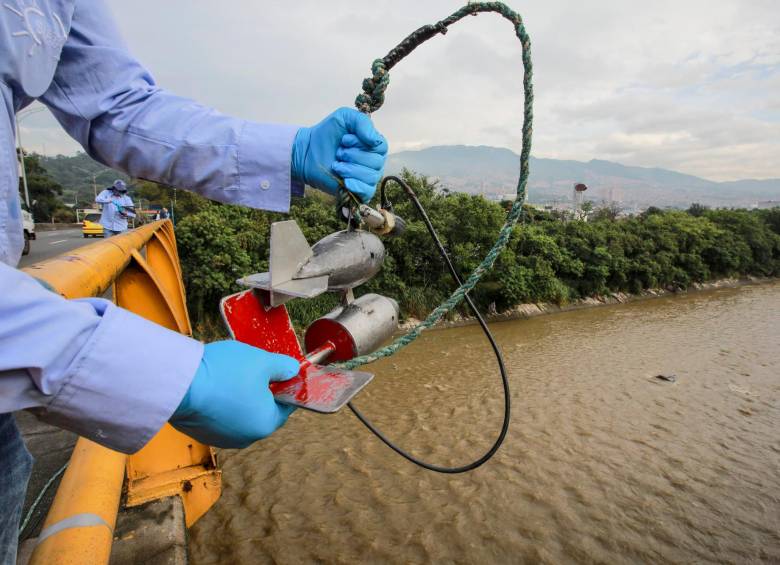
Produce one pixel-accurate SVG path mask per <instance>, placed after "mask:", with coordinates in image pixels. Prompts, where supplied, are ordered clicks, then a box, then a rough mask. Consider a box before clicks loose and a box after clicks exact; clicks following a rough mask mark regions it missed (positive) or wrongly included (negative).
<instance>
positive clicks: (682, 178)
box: [40, 145, 780, 208]
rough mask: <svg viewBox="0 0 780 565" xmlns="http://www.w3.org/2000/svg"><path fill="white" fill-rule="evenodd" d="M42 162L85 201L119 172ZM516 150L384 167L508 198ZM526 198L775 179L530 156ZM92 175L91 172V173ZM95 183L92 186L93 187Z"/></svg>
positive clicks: (725, 203) (757, 198) (455, 152)
mask: <svg viewBox="0 0 780 565" xmlns="http://www.w3.org/2000/svg"><path fill="white" fill-rule="evenodd" d="M40 159H41V164H42V165H43V166H44V167H45V168H46V169H47V170H48V171H49V174H51V176H52V177H54V179H55V180H56V181H57V182H59V183H60V184H61V185H62V186H63V187H64V191H63V200H64V201H66V202H73V201H74V200H76V199H80V200H89V199H90V197H91V196H92V195H93V194H94V191H95V190H97V191H99V190H100V189H101V188H103V187H105V186H108V185H109V184H111V182H113V180H114V179H115V178H122V179H124V180H126V181H129V180H130V179H128V178H127V177H126V176H124V175H122V174H120V173H117V172H116V171H113V170H111V169H109V168H107V167H105V166H103V165H101V164H100V163H97V162H95V161H93V160H92V159H90V158H89V157H88V156H87V155H86V154H84V153H79V154H77V155H74V156H64V155H58V156H56V157H44V156H41V157H40ZM519 164H520V156H519V155H518V154H517V153H515V152H513V151H511V150H509V149H506V148H501V147H489V146H485V145H480V146H469V145H440V146H434V147H428V148H427V149H420V150H418V151H401V152H399V153H393V154H391V155H390V156H389V157H388V161H387V165H386V167H385V172H386V173H388V174H397V173H399V172H401V170H402V169H403V168H407V169H409V170H412V171H414V172H416V173H419V174H423V175H426V176H429V177H434V178H437V179H439V180H440V181H441V183H442V184H443V185H444V186H445V187H447V188H449V189H451V190H456V191H462V192H469V193H472V194H483V195H485V197H487V198H492V199H495V200H500V199H502V198H512V197H513V195H514V192H515V189H516V185H517V176H518V172H519V168H520V167H519ZM530 165H531V178H530V179H529V183H528V199H529V201H530V202H532V203H545V204H554V203H556V202H558V203H561V204H564V205H565V204H566V203H567V202H570V201H571V197H572V187H573V185H574V184H575V183H584V184H585V185H587V186H588V190H587V191H586V193H585V197H586V199H589V200H592V201H594V202H595V203H597V204H598V203H600V202H602V201H606V202H611V201H614V202H618V203H620V204H621V205H622V206H624V207H626V208H644V207H647V206H651V205H652V206H676V207H688V206H689V205H690V204H691V203H692V202H699V203H701V204H705V205H708V206H722V207H751V206H755V205H756V204H759V203H764V205H766V203H767V202H772V201H773V202H774V203H775V204H774V205H778V204H780V179H767V180H751V179H747V180H738V181H729V182H714V181H710V180H707V179H703V178H700V177H696V176H693V175H686V174H683V173H678V172H676V171H670V170H667V169H660V168H646V167H632V166H626V165H621V164H619V163H613V162H611V161H603V160H599V159H593V160H591V161H587V162H584V161H569V160H560V159H537V158H535V157H531V163H530ZM93 177H94V178H93ZM93 183H94V186H93Z"/></svg>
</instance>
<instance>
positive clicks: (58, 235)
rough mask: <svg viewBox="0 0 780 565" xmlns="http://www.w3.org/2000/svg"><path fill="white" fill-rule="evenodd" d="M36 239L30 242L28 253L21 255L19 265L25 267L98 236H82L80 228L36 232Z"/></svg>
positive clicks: (91, 240)
mask: <svg viewBox="0 0 780 565" xmlns="http://www.w3.org/2000/svg"><path fill="white" fill-rule="evenodd" d="M37 234H38V239H34V240H33V241H31V242H30V254H29V255H24V256H22V260H21V261H20V262H19V267H27V266H29V265H32V264H33V263H38V262H39V261H43V260H44V259H50V258H51V257H54V256H55V255H59V254H60V253H65V252H66V251H70V250H71V249H76V248H77V247H81V246H82V245H86V244H88V243H92V242H94V241H97V240H99V239H100V238H97V239H94V238H86V239H85V238H84V237H83V236H82V235H81V229H79V228H76V229H68V230H55V231H41V232H37Z"/></svg>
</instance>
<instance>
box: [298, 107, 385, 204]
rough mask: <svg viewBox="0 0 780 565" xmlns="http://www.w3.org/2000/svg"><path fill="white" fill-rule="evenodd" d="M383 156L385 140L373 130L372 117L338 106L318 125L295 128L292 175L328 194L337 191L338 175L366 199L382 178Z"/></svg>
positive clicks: (372, 194) (349, 188) (353, 190)
mask: <svg viewBox="0 0 780 565" xmlns="http://www.w3.org/2000/svg"><path fill="white" fill-rule="evenodd" d="M386 155H387V140H385V138H384V137H383V136H382V134H380V133H379V132H378V131H376V129H374V124H372V123H371V118H369V117H368V116H367V115H365V114H363V113H361V112H358V111H357V110H352V109H350V108H339V109H338V110H336V111H335V112H333V113H332V114H331V115H329V116H328V117H327V118H325V119H324V120H322V121H321V122H320V123H318V124H317V125H315V126H312V127H310V128H301V129H299V130H298V133H297V134H296V135H295V142H294V143H293V152H292V174H293V177H295V178H296V179H298V180H300V181H302V182H304V183H306V184H308V185H309V186H313V187H314V188H318V189H320V190H322V191H324V192H327V193H328V194H336V192H337V191H338V189H339V182H338V179H337V178H336V176H335V175H338V176H339V177H341V178H342V179H343V180H344V184H346V186H347V189H348V190H349V191H350V192H352V193H353V194H354V195H355V196H357V197H358V198H359V199H360V200H361V201H362V202H368V201H369V200H371V197H372V196H374V192H375V191H376V184H377V183H378V182H379V181H380V180H381V178H382V173H383V171H384V167H385V157H386ZM334 173H335V175H334Z"/></svg>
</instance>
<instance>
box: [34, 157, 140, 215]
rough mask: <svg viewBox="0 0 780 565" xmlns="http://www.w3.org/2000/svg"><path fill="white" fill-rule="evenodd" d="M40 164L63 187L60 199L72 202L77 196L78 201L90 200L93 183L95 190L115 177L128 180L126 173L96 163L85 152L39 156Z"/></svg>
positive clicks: (92, 192) (102, 187) (98, 189)
mask: <svg viewBox="0 0 780 565" xmlns="http://www.w3.org/2000/svg"><path fill="white" fill-rule="evenodd" d="M39 158H40V162H41V165H43V166H44V168H45V169H46V170H47V171H48V173H49V174H50V175H51V176H52V178H54V180H56V181H57V182H58V183H59V184H60V185H62V187H63V195H62V200H63V201H64V202H66V203H72V202H74V201H75V200H76V197H78V200H79V201H91V199H92V198H93V197H94V187H93V175H94V185H95V187H96V188H97V192H100V191H101V190H102V189H104V188H106V187H107V186H109V185H110V184H111V183H113V182H114V181H115V180H116V179H122V180H124V181H125V182H128V181H129V180H130V179H129V177H128V176H127V175H124V174H122V173H120V172H117V171H115V170H113V169H109V168H108V167H106V166H105V165H102V164H100V163H98V162H97V161H95V160H93V159H92V158H90V157H89V155H87V154H86V153H77V154H76V155H67V156H66V155H57V156H56V157H50V156H43V155H41V156H40V157H39Z"/></svg>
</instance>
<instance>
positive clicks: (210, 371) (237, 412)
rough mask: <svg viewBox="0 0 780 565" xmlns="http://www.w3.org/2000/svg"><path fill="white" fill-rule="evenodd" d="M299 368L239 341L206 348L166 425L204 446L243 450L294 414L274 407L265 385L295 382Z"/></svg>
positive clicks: (282, 357)
mask: <svg viewBox="0 0 780 565" xmlns="http://www.w3.org/2000/svg"><path fill="white" fill-rule="evenodd" d="M299 367H300V366H299V363H298V361H297V360H295V359H293V358H292V357H288V356H287V355H280V354H278V353H269V352H267V351H263V350H262V349H257V348H256V347H252V346H251V345H246V344H244V343H240V342H238V341H232V340H231V341H218V342H215V343H209V344H207V345H206V347H205V349H204V351H203V359H201V361H200V367H199V368H198V371H197V372H196V373H195V378H193V379H192V384H190V388H189V390H188V391H187V394H185V395H184V399H182V401H181V403H180V404H179V407H178V408H177V409H176V411H175V412H174V413H173V416H171V418H170V423H171V425H173V427H174V428H176V429H177V430H179V431H180V432H183V433H185V434H187V435H188V436H191V437H193V438H195V439H196V440H198V441H200V442H202V443H205V444H207V445H213V446H215V447H229V448H240V447H247V446H249V445H251V444H252V443H254V442H255V441H257V440H259V439H263V438H265V437H268V436H269V435H271V434H272V433H273V432H274V431H276V430H277V429H278V428H280V427H281V426H282V425H284V423H285V422H286V421H287V417H288V416H289V415H290V414H292V412H293V410H294V409H295V408H294V407H293V406H286V405H283V404H278V403H277V402H276V401H275V400H274V397H273V395H272V394H271V390H270V389H269V388H268V383H269V382H270V381H286V380H288V379H290V378H292V377H294V376H295V375H297V374H298V369H299Z"/></svg>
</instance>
